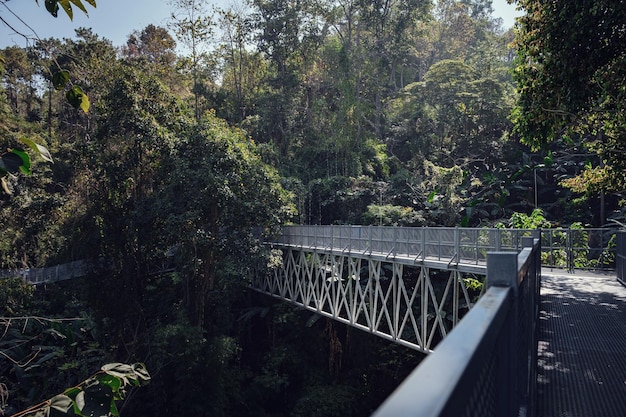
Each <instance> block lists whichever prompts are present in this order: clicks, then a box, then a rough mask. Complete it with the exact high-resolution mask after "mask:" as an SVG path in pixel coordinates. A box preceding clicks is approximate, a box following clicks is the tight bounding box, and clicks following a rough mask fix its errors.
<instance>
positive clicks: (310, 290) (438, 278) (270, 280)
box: [253, 247, 472, 353]
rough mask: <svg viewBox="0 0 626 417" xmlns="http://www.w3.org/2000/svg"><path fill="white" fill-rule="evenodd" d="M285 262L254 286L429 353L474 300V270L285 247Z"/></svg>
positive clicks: (257, 279) (255, 282)
mask: <svg viewBox="0 0 626 417" xmlns="http://www.w3.org/2000/svg"><path fill="white" fill-rule="evenodd" d="M281 250H282V253H283V262H282V265H281V266H280V267H278V268H276V269H274V271H273V273H269V274H267V275H259V276H256V277H255V280H254V283H253V288H254V289H255V290H257V291H260V292H262V293H265V294H269V295H272V296H275V297H278V298H280V299H282V300H286V301H289V302H291V303H294V304H297V305H299V306H302V307H304V308H306V309H308V310H311V311H315V312H316V313H318V314H321V315H324V316H327V317H330V318H333V319H335V320H337V321H340V322H343V323H345V324H348V325H351V326H354V327H356V328H359V329H362V330H365V331H368V332H370V333H373V334H375V335H377V336H380V337H383V338H386V339H389V340H392V341H394V342H396V343H398V344H401V345H404V346H407V347H410V348H413V349H416V350H418V351H421V352H425V353H429V352H431V351H432V348H433V347H434V346H435V345H436V344H437V343H438V342H439V341H440V340H441V339H442V338H443V337H445V336H446V335H447V334H448V332H449V331H450V330H451V329H452V327H454V325H456V323H457V322H458V321H459V319H460V317H461V316H462V315H463V314H465V312H467V311H468V310H469V308H471V306H472V300H471V298H470V295H469V293H468V290H467V287H466V285H465V281H464V278H465V277H466V276H467V275H468V273H464V272H461V271H460V270H458V269H449V270H445V269H434V268H432V267H430V266H428V265H425V264H421V265H420V264H414V265H407V264H406V263H401V262H396V261H394V260H393V259H390V260H384V259H377V258H375V257H372V256H368V255H366V254H354V253H345V254H338V253H333V251H332V250H326V251H324V250H318V249H306V248H288V247H283V248H281Z"/></svg>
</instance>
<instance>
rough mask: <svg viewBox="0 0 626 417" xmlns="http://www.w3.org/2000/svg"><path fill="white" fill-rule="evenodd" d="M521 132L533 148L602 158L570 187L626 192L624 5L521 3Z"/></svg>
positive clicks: (614, 1) (518, 72)
mask: <svg viewBox="0 0 626 417" xmlns="http://www.w3.org/2000/svg"><path fill="white" fill-rule="evenodd" d="M518 3H519V5H520V6H521V7H522V8H523V9H524V10H525V11H526V12H527V13H526V15H525V16H524V17H522V18H521V19H520V22H519V33H518V36H517V40H516V45H517V49H518V57H517V65H516V68H515V78H516V80H517V81H518V82H519V87H520V88H519V92H520V96H519V101H518V105H517V108H516V110H515V113H514V120H515V126H516V130H517V132H519V134H520V136H521V137H522V138H523V139H524V140H525V141H526V142H527V143H528V144H530V145H532V146H533V147H539V146H544V145H546V144H547V143H549V142H552V141H566V142H575V143H584V145H585V147H587V148H588V149H589V150H590V151H591V152H594V153H596V154H597V156H598V157H597V159H596V160H595V161H594V162H593V163H589V164H588V165H587V166H586V167H585V169H584V170H583V171H582V172H581V173H580V174H579V176H578V177H577V178H575V179H573V180H568V181H567V182H566V183H567V185H569V186H570V187H572V188H574V189H576V190H579V191H590V192H598V191H600V190H609V191H619V192H623V191H624V190H625V189H626V180H625V178H626V176H625V175H624V171H625V170H626V164H625V163H624V161H625V160H626V159H625V158H624V150H625V146H626V145H625V143H626V137H625V133H624V132H626V120H625V119H624V112H623V109H624V106H625V104H626V102H625V100H626V91H625V89H624V88H625V83H624V80H625V79H626V72H625V71H626V17H625V16H624V2H623V1H620V0H612V1H611V0H610V1H602V2H597V1H583V2H576V3H572V2H568V1H554V2H550V3H546V2H542V1H536V0H519V1H518Z"/></svg>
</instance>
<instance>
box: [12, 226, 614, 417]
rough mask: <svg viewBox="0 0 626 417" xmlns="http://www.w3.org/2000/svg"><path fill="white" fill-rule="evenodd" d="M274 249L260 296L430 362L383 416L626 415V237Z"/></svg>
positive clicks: (425, 239)
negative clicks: (414, 352)
mask: <svg viewBox="0 0 626 417" xmlns="http://www.w3.org/2000/svg"><path fill="white" fill-rule="evenodd" d="M609 235H610V236H609ZM613 236H614V237H613ZM609 241H610V242H613V243H610V244H609ZM594 242H595V243H594ZM265 244H266V245H267V246H268V247H270V248H271V249H272V250H273V251H274V253H273V255H274V259H276V260H278V262H276V265H275V266H274V267H273V268H271V270H270V272H269V273H260V272H259V273H257V274H256V276H255V277H253V281H252V288H253V289H254V290H256V291H259V292H261V293H264V294H268V295H271V296H273V297H276V298H279V299H281V300H284V301H288V302H290V303H293V304H296V305H298V306H301V307H303V308H305V309H308V310H311V311H314V312H316V313H318V314H321V315H324V316H327V317H330V318H332V319H334V320H337V321H339V322H342V323H345V324H347V325H350V326H354V327H356V328H358V329H361V330H364V331H368V332H370V333H372V334H375V335H377V336H379V337H383V338H385V339H388V340H391V341H393V342H395V343H398V344H400V345H403V346H406V347H408V348H411V349H415V350H418V351H420V352H423V353H425V354H426V357H425V359H424V360H423V361H422V363H421V364H420V365H419V366H418V367H417V368H416V369H415V370H414V371H413V373H412V374H411V375H410V376H409V377H408V378H407V379H406V380H405V381H404V382H403V383H402V384H401V385H400V386H399V387H398V388H397V390H396V391H395V392H394V393H393V394H392V395H391V396H390V397H389V398H388V399H387V400H386V401H385V402H384V403H383V404H382V405H381V407H380V408H379V409H378V410H377V411H376V413H375V414H374V416H375V417H397V416H423V417H427V416H428V417H434V416H454V417H456V416H480V417H488V416H493V417H508V416H510V417H513V416H530V417H532V416H537V417H566V416H567V417H594V416H596V417H612V416H615V417H618V416H626V314H625V313H626V288H624V287H623V286H622V285H620V284H619V283H618V282H617V281H618V280H619V281H621V282H622V283H624V281H625V280H626V232H618V233H616V232H615V231H613V232H612V233H607V230H605V229H594V230H589V229H586V230H579V229H577V230H573V231H568V232H563V231H554V230H543V231H538V230H537V231H527V230H511V229H466V228H399V227H359V226H290V227H285V228H284V229H283V233H282V235H281V236H278V237H276V238H274V239H272V240H271V241H267V242H265ZM607 247H608V249H607ZM587 261H588V262H587ZM542 263H543V267H544V270H543V272H542ZM580 266H583V267H589V266H591V267H595V268H604V267H606V266H608V267H609V270H610V272H609V273H608V274H607V273H606V271H605V272H604V273H601V274H598V273H592V272H589V271H583V270H581V269H579V267H580ZM556 267H558V268H556ZM63 268H66V269H67V270H63ZM555 268H556V269H555ZM88 270H89V267H88V264H86V263H81V261H79V262H78V263H75V264H72V265H68V266H65V267H63V266H59V267H53V268H46V269H45V270H41V271H34V270H28V271H26V270H21V271H8V273H7V271H5V273H4V274H2V273H0V277H2V275H7V274H8V275H13V276H15V275H16V273H17V272H19V275H21V276H23V277H24V279H25V280H26V281H28V282H32V283H45V282H50V281H58V280H63V279H69V278H73V277H79V276H84V275H86V274H87V273H88ZM266 272H267V271H266ZM574 272H575V273H574ZM616 278H617V280H616Z"/></svg>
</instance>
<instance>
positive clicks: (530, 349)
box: [374, 238, 541, 417]
mask: <svg viewBox="0 0 626 417" xmlns="http://www.w3.org/2000/svg"><path fill="white" fill-rule="evenodd" d="M524 245H525V248H524V249H523V250H522V251H521V252H520V253H519V254H515V253H500V252H494V253H490V254H489V256H488V261H487V285H488V289H487V292H486V293H485V294H484V295H483V297H481V299H480V300H479V301H478V303H477V304H476V305H475V306H474V308H473V309H472V310H470V312H469V313H468V314H467V315H466V316H465V317H464V318H463V320H461V322H460V323H459V324H458V325H457V327H456V328H455V329H454V330H453V331H452V332H451V333H450V334H449V335H448V336H447V337H446V338H445V339H444V340H443V341H442V342H441V343H440V344H439V345H438V346H437V349H436V350H435V352H434V353H432V354H430V355H429V356H428V357H427V358H426V359H425V360H424V361H423V362H422V363H421V364H420V366H418V367H417V368H416V370H415V371H413V373H412V374H411V375H410V376H409V377H408V378H407V379H406V380H405V381H404V382H403V383H402V384H401V385H400V387H398V388H397V389H396V391H395V392H394V393H393V394H392V395H391V396H390V397H388V398H387V400H386V401H385V402H384V403H383V405H382V406H381V407H380V408H379V409H378V410H377V411H376V413H375V414H374V417H396V416H415V417H444V416H450V417H452V416H454V417H456V416H461V415H463V416H477V417H478V416H480V417H489V416H493V417H514V416H518V415H525V416H530V417H532V416H534V414H535V413H534V409H533V406H532V405H533V404H534V403H535V395H536V369H535V366H534V364H535V363H536V361H537V329H536V325H537V317H538V310H539V308H538V306H539V288H540V281H541V262H540V254H541V242H540V241H539V239H535V240H533V239H532V238H530V239H525V240H524Z"/></svg>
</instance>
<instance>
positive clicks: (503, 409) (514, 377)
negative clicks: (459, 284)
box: [486, 252, 521, 416]
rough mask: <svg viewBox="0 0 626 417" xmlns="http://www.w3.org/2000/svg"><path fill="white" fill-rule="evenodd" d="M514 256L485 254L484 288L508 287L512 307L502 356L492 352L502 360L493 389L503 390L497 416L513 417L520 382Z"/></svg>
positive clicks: (498, 253) (499, 353) (497, 406)
mask: <svg viewBox="0 0 626 417" xmlns="http://www.w3.org/2000/svg"><path fill="white" fill-rule="evenodd" d="M517 273H518V265H517V253H515V252H490V253H488V254H487V280H486V283H487V288H490V287H494V286H495V287H508V288H511V290H512V291H511V293H512V294H513V297H512V300H511V302H512V306H511V309H510V310H509V312H508V313H507V314H508V317H507V323H505V324H504V329H506V330H505V331H504V332H505V333H504V336H505V339H504V342H503V344H502V346H501V349H502V350H503V351H502V352H494V354H495V355H498V356H499V357H500V358H501V367H500V371H499V372H498V374H497V376H496V378H497V379H496V383H495V386H496V387H498V388H497V389H498V390H503V391H504V392H500V395H497V396H496V398H497V403H496V413H495V415H498V416H515V415H517V414H518V412H517V411H518V410H517V409H518V403H519V394H518V393H519V388H518V384H519V378H520V375H518V360H519V359H521V358H518V357H517V356H518V355H517V349H518V343H519V342H518V338H519V335H518V330H517V329H518V323H517V322H518V317H517V315H518V314H517V311H518V306H517V305H518V298H519V288H518V285H517Z"/></svg>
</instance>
